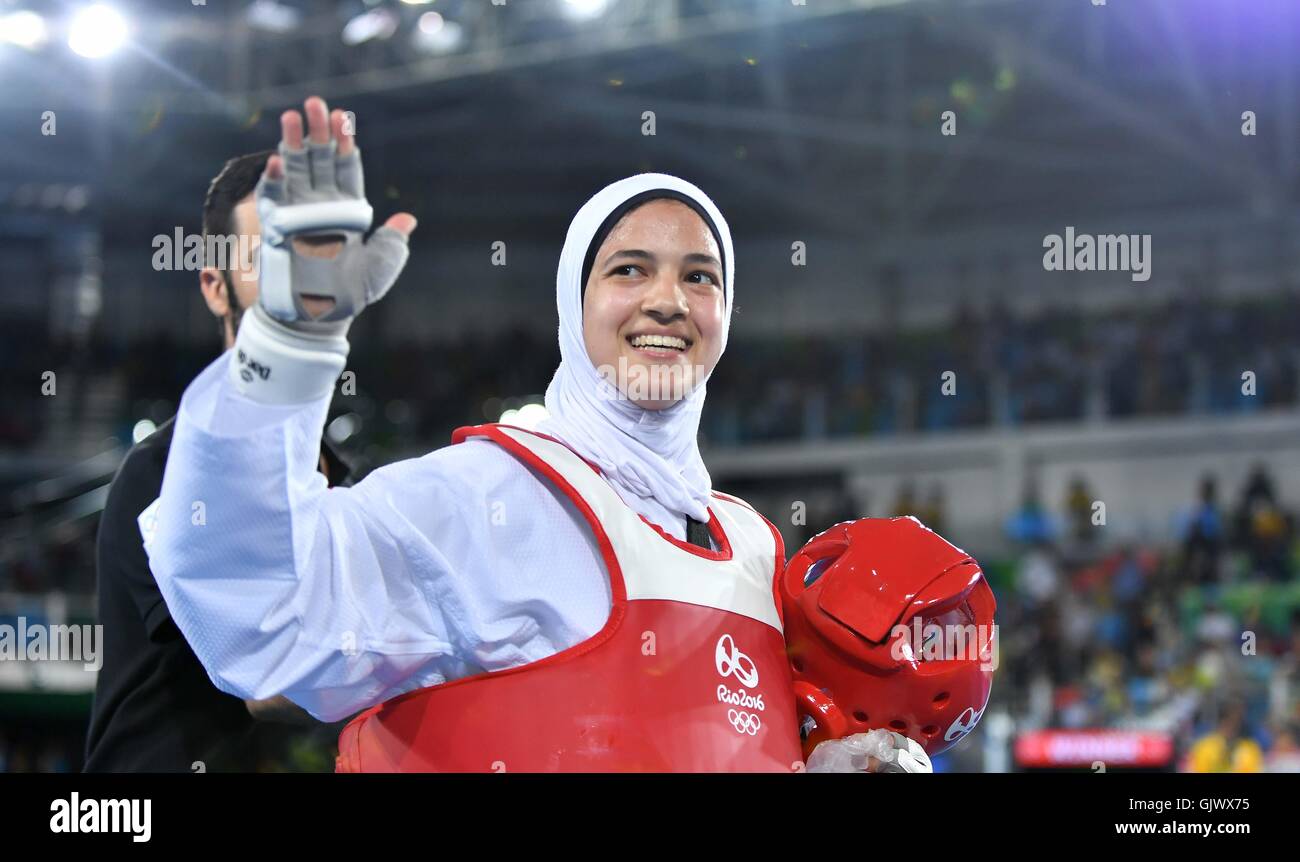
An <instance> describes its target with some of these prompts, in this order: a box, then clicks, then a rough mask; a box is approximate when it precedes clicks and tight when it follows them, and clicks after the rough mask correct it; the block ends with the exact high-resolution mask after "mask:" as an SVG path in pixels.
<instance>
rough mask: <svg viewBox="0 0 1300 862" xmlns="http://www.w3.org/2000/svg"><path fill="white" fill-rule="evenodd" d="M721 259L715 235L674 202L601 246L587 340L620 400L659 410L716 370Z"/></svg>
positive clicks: (624, 223)
mask: <svg viewBox="0 0 1300 862" xmlns="http://www.w3.org/2000/svg"><path fill="white" fill-rule="evenodd" d="M721 258H722V254H721V252H720V251H719V249H718V243H717V240H715V239H714V238H713V232H712V231H711V230H709V226H708V225H707V224H705V223H704V220H703V219H701V218H700V217H699V215H697V214H696V212H695V211H694V210H692V209H691V208H690V207H689V206H687V205H686V204H684V203H681V202H680V201H675V200H667V199H661V200H652V201H650V202H649V203H646V204H643V205H641V206H639V207H637V208H636V209H634V210H632V211H631V212H630V213H628V214H627V215H625V216H623V218H622V219H621V220H620V221H619V222H618V224H616V225H615V226H614V229H613V230H611V231H610V232H609V235H608V236H606V237H605V241H604V242H603V243H602V244H601V246H600V248H599V249H598V250H597V251H596V256H595V258H594V259H593V261H592V265H591V275H590V276H589V277H588V278H587V290H586V295H585V297H584V298H583V303H582V335H583V341H584V342H585V343H586V346H587V355H588V356H589V357H590V358H591V362H592V364H593V365H594V366H596V370H597V371H598V372H600V374H601V375H602V376H604V377H605V378H606V379H607V380H609V381H610V382H612V383H614V384H615V385H616V386H617V387H618V390H619V392H620V393H621V394H622V396H623V397H626V398H627V399H628V400H630V401H632V402H633V403H634V404H637V405H638V406H640V407H643V408H645V409H647V410H661V409H663V408H665V407H668V406H671V405H672V404H674V403H676V402H677V401H680V400H681V399H682V398H684V397H686V395H688V394H689V393H690V392H691V391H692V390H694V388H695V387H696V386H697V385H698V384H699V382H700V381H702V380H704V379H705V378H706V377H708V375H709V374H710V373H711V372H712V371H713V368H714V366H716V365H717V364H718V357H719V356H721V355H722V325H723V321H724V320H725V315H726V313H727V309H726V308H725V307H724V306H725V304H726V303H725V299H726V295H725V292H724V290H723V286H722V263H721Z"/></svg>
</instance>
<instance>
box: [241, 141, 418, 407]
mask: <svg viewBox="0 0 1300 862" xmlns="http://www.w3.org/2000/svg"><path fill="white" fill-rule="evenodd" d="M280 156H281V158H282V159H283V161H284V176H283V177H282V178H281V179H278V180H272V179H269V178H268V177H267V176H265V175H263V177H262V179H261V181H260V182H259V183H258V185H257V191H256V195H257V213H258V217H259V219H260V220H261V223H262V243H261V247H260V252H259V253H260V261H259V267H258V270H259V272H258V301H257V304H256V305H255V306H254V307H253V308H252V309H250V310H249V313H248V314H246V315H244V318H243V321H242V323H241V324H240V327H239V334H238V337H237V338H236V340H235V355H234V357H233V361H232V362H231V364H230V368H231V374H232V376H233V379H234V382H235V385H236V386H237V387H238V389H239V391H240V392H242V393H243V394H244V395H246V396H248V397H250V398H253V399H255V400H258V401H264V402H271V403H281V404H286V403H297V402H305V401H311V400H315V399H317V398H319V397H321V396H323V395H324V394H325V393H327V392H328V391H329V390H330V389H331V388H332V387H333V385H334V381H335V380H336V379H337V378H338V375H339V374H340V373H341V372H342V371H343V367H344V365H345V364H346V362H347V354H348V342H347V338H346V336H347V331H348V327H349V326H351V323H352V319H353V318H354V317H356V315H357V314H359V313H360V312H361V311H362V309H364V308H365V307H366V306H368V305H370V304H371V303H374V302H377V301H378V300H379V299H381V298H383V296H384V294H386V293H387V292H388V290H389V288H391V287H392V286H393V283H394V282H395V281H396V280H397V277H398V275H399V274H400V273H401V271H402V267H403V266H405V265H406V260H407V257H408V254H409V250H408V247H407V239H406V237H405V235H403V234H402V232H401V231H398V230H395V229H393V228H391V227H387V226H385V227H381V228H379V229H378V230H376V231H375V232H374V233H373V234H372V235H371V236H370V238H369V239H368V240H365V239H363V237H364V234H365V231H366V230H368V229H369V227H370V223H371V219H372V210H371V208H370V204H369V203H367V202H366V199H365V187H364V181H363V177H362V171H361V153H360V151H359V150H356V149H353V150H352V152H350V153H348V154H347V155H345V156H339V155H338V154H337V152H336V143H335V142H334V141H333V140H331V141H329V142H328V143H314V142H311V141H307V142H304V147H303V148H302V149H299V150H292V149H289V148H288V147H286V146H285V145H284V144H283V143H281V145H280ZM310 237H318V238H326V237H328V238H333V239H334V240H336V241H337V240H342V248H341V249H340V250H339V251H338V253H337V254H335V255H333V256H332V257H328V258H326V257H311V256H307V255H304V254H301V253H300V252H299V251H298V250H296V249H295V248H294V243H293V240H294V239H295V238H310ZM304 295H308V296H311V297H313V298H314V299H324V300H332V301H333V303H332V307H330V308H329V309H328V310H327V311H325V312H323V313H321V314H319V316H316V317H313V316H312V315H311V313H310V312H309V311H308V310H307V308H306V307H305V306H304V303H303V297H304Z"/></svg>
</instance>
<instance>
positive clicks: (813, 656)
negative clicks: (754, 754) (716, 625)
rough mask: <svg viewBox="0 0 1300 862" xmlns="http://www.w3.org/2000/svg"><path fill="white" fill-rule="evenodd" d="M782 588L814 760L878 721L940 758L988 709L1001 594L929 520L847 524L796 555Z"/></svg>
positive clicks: (806, 750) (789, 645)
mask: <svg viewBox="0 0 1300 862" xmlns="http://www.w3.org/2000/svg"><path fill="white" fill-rule="evenodd" d="M780 589H781V603H782V606H783V610H784V617H785V641H786V649H787V652H788V653H789V655H790V666H791V669H792V670H793V672H794V680H795V698H796V702H797V704H798V707H799V713H800V719H801V721H802V723H803V726H804V729H805V731H806V732H807V734H808V735H807V737H806V738H805V740H804V754H805V756H807V755H808V754H810V753H811V752H812V749H813V748H815V747H816V746H817V744H818V743H820V742H823V741H825V740H827V739H838V738H839V737H842V736H847V735H849V734H853V733H863V732H866V731H868V730H874V729H876V728H887V729H889V730H896V731H898V732H899V733H901V734H903V735H905V736H908V737H910V738H912V739H914V740H916V741H917V742H918V743H920V744H921V746H922V747H923V748H925V751H926V753H927V754H930V755H935V754H938V753H939V752H941V751H944V750H946V749H947V748H949V747H950V746H952V745H953V744H954V743H956V742H957V741H958V740H959V739H961V738H962V737H963V736H965V735H966V734H967V733H968V732H970V730H971V729H972V728H974V727H975V724H976V722H978V721H979V719H980V716H981V715H983V713H984V706H985V705H986V704H987V703H988V699H989V689H990V688H991V687H992V684H993V668H994V665H995V663H996V662H995V658H996V655H997V653H996V645H995V644H994V639H995V636H996V628H995V627H994V625H993V613H994V611H995V609H996V607H997V604H996V602H995V601H994V599H993V591H992V590H990V589H989V586H988V583H987V582H986V581H985V578H984V573H983V572H982V571H981V570H980V567H979V564H978V563H976V562H975V560H974V559H973V558H972V557H971V556H970V555H969V554H967V553H966V552H965V551H963V550H961V549H960V548H957V547H954V546H953V545H951V544H949V543H948V542H946V541H945V540H944V539H943V538H942V537H940V536H939V535H938V534H937V533H935V532H933V531H932V530H930V529H929V528H928V527H926V526H924V525H923V524H922V523H921V522H920V521H918V520H916V519H915V518H912V517H906V518H862V519H860V520H857V521H845V522H844V523H841V524H836V525H835V526H834V527H831V528H830V529H829V530H827V531H826V532H824V533H820V534H818V535H817V536H814V537H813V539H812V540H811V541H810V542H808V544H806V545H804V546H803V548H801V549H800V550H799V552H798V553H797V554H795V555H794V558H793V559H792V560H790V564H789V565H788V566H786V569H785V574H784V575H782V577H781V582H780ZM936 635H938V637H936ZM809 718H811V720H812V721H811V722H810V721H809ZM814 723H815V726H814Z"/></svg>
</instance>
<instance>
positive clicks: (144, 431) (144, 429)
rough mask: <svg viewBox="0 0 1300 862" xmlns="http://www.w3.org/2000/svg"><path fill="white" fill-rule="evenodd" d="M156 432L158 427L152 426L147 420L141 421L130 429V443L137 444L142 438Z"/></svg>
mask: <svg viewBox="0 0 1300 862" xmlns="http://www.w3.org/2000/svg"><path fill="white" fill-rule="evenodd" d="M157 430H158V426H157V425H155V424H153V422H152V421H151V420H149V419H141V420H140V421H139V422H137V423H135V425H134V426H133V427H132V428H131V442H132V443H139V442H140V441H141V440H143V439H144V438H146V437H148V436H149V435H150V434H152V433H153V432H155V431H157Z"/></svg>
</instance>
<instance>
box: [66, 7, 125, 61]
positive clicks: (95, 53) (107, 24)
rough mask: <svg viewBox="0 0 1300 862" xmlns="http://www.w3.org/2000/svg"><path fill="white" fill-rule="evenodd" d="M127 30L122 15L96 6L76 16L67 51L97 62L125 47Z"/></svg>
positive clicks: (70, 29)
mask: <svg viewBox="0 0 1300 862" xmlns="http://www.w3.org/2000/svg"><path fill="white" fill-rule="evenodd" d="M127 29H128V28H127V24H126V19H125V18H124V17H122V13H121V12H118V11H117V10H116V9H114V8H113V7H112V6H108V5H106V4H104V3H96V4H95V5H94V6H87V7H86V8H85V9H82V10H81V11H79V12H78V13H77V14H76V15H74V16H73V18H72V24H71V26H70V27H69V28H68V47H69V48H71V49H72V50H73V51H74V52H75V53H77V54H79V55H81V56H82V57H86V58H88V59H91V60H98V59H100V58H102V57H107V56H108V55H109V54H112V53H113V52H114V51H116V50H117V49H119V48H121V47H122V45H123V44H124V43H125V42H126V35H127Z"/></svg>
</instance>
